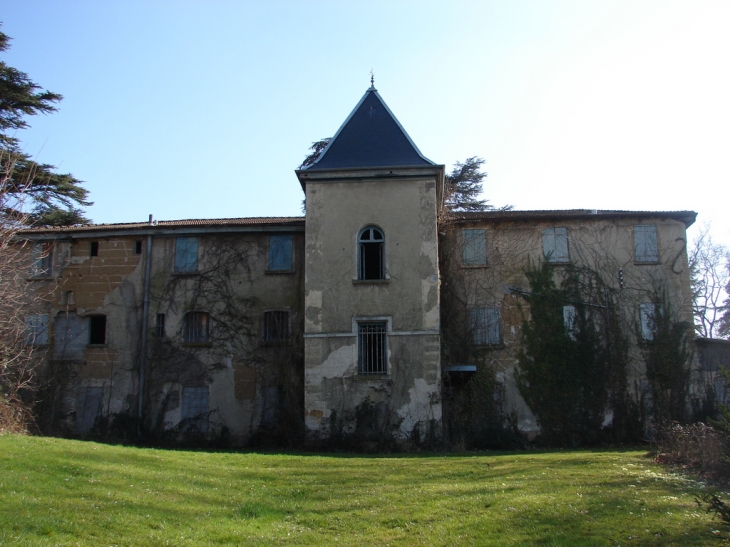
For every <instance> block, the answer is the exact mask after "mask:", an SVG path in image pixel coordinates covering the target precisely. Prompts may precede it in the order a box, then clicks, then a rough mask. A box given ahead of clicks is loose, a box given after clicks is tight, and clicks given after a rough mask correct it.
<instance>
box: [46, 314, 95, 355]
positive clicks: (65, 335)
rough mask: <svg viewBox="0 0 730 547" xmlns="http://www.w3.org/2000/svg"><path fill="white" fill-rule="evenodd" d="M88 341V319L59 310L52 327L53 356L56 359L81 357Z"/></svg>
mask: <svg viewBox="0 0 730 547" xmlns="http://www.w3.org/2000/svg"><path fill="white" fill-rule="evenodd" d="M88 343H89V320H88V319H87V318H83V317H79V316H78V315H77V314H76V313H75V312H68V313H66V312H61V313H59V314H58V315H57V316H56V321H55V324H54V328H53V356H54V357H55V358H56V359H83V358H84V355H85V353H86V344H88Z"/></svg>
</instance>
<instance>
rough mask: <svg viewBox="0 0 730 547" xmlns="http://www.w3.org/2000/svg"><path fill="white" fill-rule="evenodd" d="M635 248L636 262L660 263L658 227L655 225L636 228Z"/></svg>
mask: <svg viewBox="0 0 730 547" xmlns="http://www.w3.org/2000/svg"><path fill="white" fill-rule="evenodd" d="M634 248H635V250H636V262H659V246H658V245H657V237H656V226H654V225H653V224H648V225H646V224H643V225H640V226H634Z"/></svg>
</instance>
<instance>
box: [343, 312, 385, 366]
mask: <svg viewBox="0 0 730 547" xmlns="http://www.w3.org/2000/svg"><path fill="white" fill-rule="evenodd" d="M365 325H378V326H382V327H384V330H383V331H382V333H379V334H382V336H383V338H382V343H383V346H382V349H381V358H382V360H383V362H382V364H381V366H380V367H379V369H378V370H371V371H363V362H362V359H363V355H364V353H363V350H364V348H363V346H362V342H363V339H362V337H361V334H366V333H361V326H365ZM392 331H393V319H392V317H390V316H387V315H375V316H355V317H353V318H352V334H353V335H354V336H355V343H356V352H355V355H356V359H357V375H358V377H360V378H364V379H378V378H390V371H391V363H390V355H389V353H388V348H389V346H390V334H391V333H392Z"/></svg>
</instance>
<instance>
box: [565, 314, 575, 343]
mask: <svg viewBox="0 0 730 547" xmlns="http://www.w3.org/2000/svg"><path fill="white" fill-rule="evenodd" d="M575 318H576V311H575V306H563V324H564V325H565V330H566V331H567V332H568V336H570V337H571V338H572V339H573V340H575V335H576V332H577V324H576V320H575Z"/></svg>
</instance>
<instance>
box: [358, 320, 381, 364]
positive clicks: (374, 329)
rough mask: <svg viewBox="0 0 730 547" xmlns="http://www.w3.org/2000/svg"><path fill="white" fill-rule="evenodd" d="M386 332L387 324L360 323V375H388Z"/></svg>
mask: <svg viewBox="0 0 730 547" xmlns="http://www.w3.org/2000/svg"><path fill="white" fill-rule="evenodd" d="M386 332H387V324H386V323H385V322H377V323H358V325H357V353H358V355H357V372H358V374H363V375H368V374H387V373H388V356H387V355H388V354H387V345H386Z"/></svg>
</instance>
